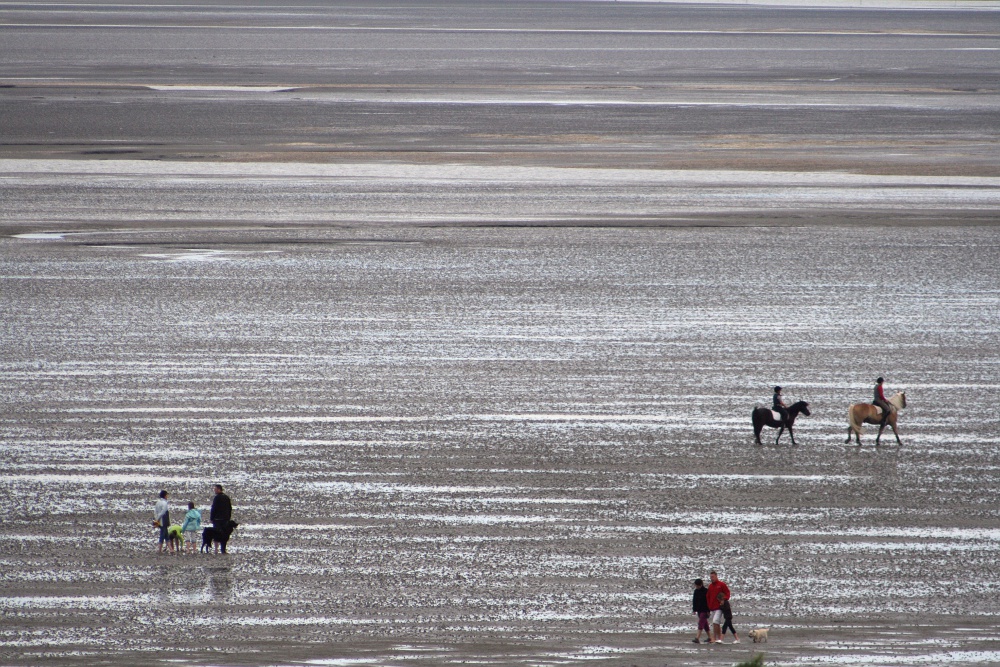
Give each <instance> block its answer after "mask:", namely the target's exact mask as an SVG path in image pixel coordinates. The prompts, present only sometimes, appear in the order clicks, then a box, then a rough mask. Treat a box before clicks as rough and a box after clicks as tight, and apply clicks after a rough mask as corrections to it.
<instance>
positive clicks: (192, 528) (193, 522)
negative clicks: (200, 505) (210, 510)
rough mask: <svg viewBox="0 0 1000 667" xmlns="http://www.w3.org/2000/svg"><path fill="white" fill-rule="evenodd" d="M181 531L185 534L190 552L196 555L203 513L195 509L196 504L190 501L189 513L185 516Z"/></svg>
mask: <svg viewBox="0 0 1000 667" xmlns="http://www.w3.org/2000/svg"><path fill="white" fill-rule="evenodd" d="M181 530H182V531H183V532H184V540H185V541H187V544H188V551H190V552H191V553H194V550H195V549H196V548H197V544H196V542H197V541H198V531H199V530H201V512H199V511H198V510H196V509H195V508H194V503H193V502H191V501H188V511H187V514H185V515H184V524H183V525H182V526H181Z"/></svg>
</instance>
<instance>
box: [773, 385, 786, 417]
mask: <svg viewBox="0 0 1000 667" xmlns="http://www.w3.org/2000/svg"><path fill="white" fill-rule="evenodd" d="M771 409H772V410H774V411H775V412H777V413H778V414H779V415H781V421H782V423H787V422H788V408H786V407H785V401H784V399H783V398H782V397H781V387H775V388H774V396H773V397H772V398H771Z"/></svg>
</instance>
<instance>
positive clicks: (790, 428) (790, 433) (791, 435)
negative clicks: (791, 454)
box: [788, 424, 795, 447]
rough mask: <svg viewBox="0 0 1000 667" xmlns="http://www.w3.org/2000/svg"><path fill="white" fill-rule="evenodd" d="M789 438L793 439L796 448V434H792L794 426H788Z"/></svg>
mask: <svg viewBox="0 0 1000 667" xmlns="http://www.w3.org/2000/svg"><path fill="white" fill-rule="evenodd" d="M788 437H789V438H791V439H792V447H794V446H795V434H794V433H792V425H791V424H789V425H788Z"/></svg>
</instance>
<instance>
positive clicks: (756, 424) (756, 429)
mask: <svg viewBox="0 0 1000 667" xmlns="http://www.w3.org/2000/svg"><path fill="white" fill-rule="evenodd" d="M750 420H751V421H752V422H753V437H754V438H755V439H756V440H757V444H758V445H763V444H764V443H763V442H761V441H760V431H761V429H763V428H764V424H762V423H761V420H760V418H759V417H758V416H757V413H756V412H755V413H753V414H752V415H750Z"/></svg>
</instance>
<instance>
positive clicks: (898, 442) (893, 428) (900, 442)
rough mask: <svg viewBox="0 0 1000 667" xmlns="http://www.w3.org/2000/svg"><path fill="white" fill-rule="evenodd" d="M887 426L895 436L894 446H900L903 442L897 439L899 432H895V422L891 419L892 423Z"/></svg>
mask: <svg viewBox="0 0 1000 667" xmlns="http://www.w3.org/2000/svg"><path fill="white" fill-rule="evenodd" d="M889 426H891V427H892V434H893V435H894V436H896V444H897V445H902V444H903V442H902V441H901V440H900V439H899V431H897V430H896V420H895V419H893V420H892V422H891V423H890V424H889Z"/></svg>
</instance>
